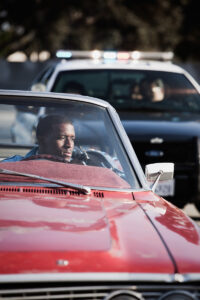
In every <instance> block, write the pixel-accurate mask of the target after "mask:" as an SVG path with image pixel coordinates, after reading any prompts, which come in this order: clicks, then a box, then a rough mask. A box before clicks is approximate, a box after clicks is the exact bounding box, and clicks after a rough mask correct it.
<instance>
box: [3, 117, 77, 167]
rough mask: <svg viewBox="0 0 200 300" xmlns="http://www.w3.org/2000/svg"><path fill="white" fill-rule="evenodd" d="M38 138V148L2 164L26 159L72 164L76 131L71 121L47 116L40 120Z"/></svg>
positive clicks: (65, 118) (8, 159) (6, 160)
mask: <svg viewBox="0 0 200 300" xmlns="http://www.w3.org/2000/svg"><path fill="white" fill-rule="evenodd" d="M36 137H37V140H38V146H36V147H34V148H33V149H32V150H31V151H29V152H28V153H27V154H26V155H25V156H24V157H23V156H21V155H15V156H12V157H10V158H7V159H5V160H3V161H2V162H13V161H20V160H25V159H31V158H33V156H35V159H41V158H44V159H45V158H46V159H52V160H60V161H63V162H70V161H71V159H72V153H73V150H74V140H75V130H74V126H73V124H72V123H71V121H69V119H68V118H67V117H66V116H64V115H47V116H45V117H42V118H40V120H39V123H38V126H37V130H36Z"/></svg>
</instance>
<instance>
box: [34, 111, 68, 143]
mask: <svg viewBox="0 0 200 300" xmlns="http://www.w3.org/2000/svg"><path fill="white" fill-rule="evenodd" d="M63 123H66V124H71V125H73V124H72V121H71V120H69V118H68V117H67V116H65V115H61V114H52V115H46V116H43V117H41V118H40V119H39V122H38V125H37V129H36V137H37V139H38V137H40V136H45V135H47V134H49V132H51V131H52V129H53V126H55V124H56V125H59V124H63Z"/></svg>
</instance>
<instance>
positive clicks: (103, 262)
mask: <svg viewBox="0 0 200 300" xmlns="http://www.w3.org/2000/svg"><path fill="white" fill-rule="evenodd" d="M62 190H64V189H62ZM54 191H55V190H54ZM70 194H71V195H70ZM73 194H74V195H73ZM134 196H135V198H136V201H135V200H134V199H133V195H132V193H122V192H121V193H120V192H117V193H116V192H98V191H96V192H92V195H89V196H88V195H81V194H79V193H76V192H71V193H70V192H69V191H68V193H67V194H64V195H63V194H62V193H61V192H57V193H55V194H45V189H40V188H36V189H31V190H30V189H28V190H27V191H23V192H20V189H19V188H9V189H7V191H6V195H3V194H2V196H1V199H0V230H1V231H0V261H1V264H0V273H1V274H13V273H14V274H15V273H41V272H42V273H46V272H48V273H57V272H65V273H66V272H131V273H133V272H134V273H143V272H145V273H146V272H148V273H170V274H172V273H174V272H176V271H177V270H176V267H177V266H178V269H179V270H182V269H183V270H184V271H185V272H187V268H188V269H189V267H190V272H191V266H192V268H193V269H194V271H195V270H197V269H198V270H200V261H198V262H196V267H195V261H194V259H193V258H192V255H191V259H190V260H189V261H188V252H189V253H191V251H193V253H194V254H196V252H197V251H198V253H200V247H199V236H198V235H197V232H196V229H195V225H194V224H192V223H189V220H188V219H187V218H186V217H185V216H184V220H186V219H187V222H188V223H189V225H190V232H187V233H185V236H184V234H183V231H184V230H186V229H185V228H186V227H184V226H182V229H181V230H177V228H178V227H177V228H170V226H167V222H168V221H169V222H170V219H169V218H168V221H164V222H163V223H162V221H161V219H162V216H163V211H162V210H163V209H167V210H169V215H170V216H171V218H172V216H173V215H174V216H176V215H178V213H177V212H176V209H174V208H172V207H171V206H170V205H169V204H165V202H163V201H162V200H160V198H158V197H156V196H154V195H153V194H152V193H150V192H145V193H135V194H134ZM145 199H146V200H145ZM147 199H150V201H149V200H148V201H147ZM156 202H157V203H158V204H159V205H160V212H159V209H156V207H155V203H156ZM148 205H149V206H148ZM159 205H158V207H159ZM149 207H150V208H149ZM153 209H154V210H155V211H156V213H155V212H153ZM145 211H147V214H148V216H147V215H146V212H145ZM159 218H160V219H159ZM152 223H154V224H155V225H156V226H157V228H158V230H159V232H158V231H157V230H156V229H155V227H154V225H153V224H152ZM179 225H180V224H179ZM192 226H193V227H192ZM179 231H180V232H179ZM160 234H161V235H162V236H163V237H164V239H165V242H166V243H167V245H168V247H169V249H167V247H166V245H165V243H164V242H163V240H162V237H161V236H160ZM191 234H192V236H191ZM175 239H176V240H178V242H179V245H177V246H175V241H176V240H175ZM180 247H182V248H181V249H182V250H183V249H186V254H185V256H184V254H183V251H180V252H182V253H178V255H177V254H176V251H177V250H179V248H180ZM181 249H180V250H181ZM170 251H171V253H170ZM179 255H180V258H179ZM172 256H173V257H174V258H175V260H176V262H175V263H174V262H173V257H172ZM195 257H198V256H197V255H195ZM176 264H177V266H176ZM179 264H180V265H179ZM182 265H183V266H184V267H183V268H182V269H181V266H182ZM195 268H196V269H195Z"/></svg>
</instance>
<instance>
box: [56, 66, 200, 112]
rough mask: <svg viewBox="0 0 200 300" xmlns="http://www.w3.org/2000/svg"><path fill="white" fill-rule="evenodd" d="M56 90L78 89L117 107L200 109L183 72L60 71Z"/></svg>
mask: <svg viewBox="0 0 200 300" xmlns="http://www.w3.org/2000/svg"><path fill="white" fill-rule="evenodd" d="M52 91H54V92H74V93H78V94H83V95H88V96H93V97H97V98H101V99H105V100H107V101H109V102H110V103H111V104H112V105H113V106H114V107H115V108H116V109H117V110H120V111H121V110H129V111H130V110H132V111H140V110H142V111H145V110H147V111H149V110H150V111H151V110H152V111H171V112H190V113H199V112H200V96H199V93H198V91H197V90H196V89H195V87H194V86H193V85H192V83H191V82H190V81H189V80H188V79H187V78H186V76H185V75H183V74H178V73H173V72H159V71H148V70H107V69H104V70H102V69H101V70H75V71H63V72H60V73H59V74H58V76H57V78H56V81H55V84H54V86H53V87H52Z"/></svg>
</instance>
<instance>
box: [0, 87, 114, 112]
mask: <svg viewBox="0 0 200 300" xmlns="http://www.w3.org/2000/svg"><path fill="white" fill-rule="evenodd" d="M1 96H8V97H9V96H11V97H14V96H15V97H30V98H34V97H35V98H38V97H39V98H40V99H38V100H39V101H41V98H44V99H46V98H53V99H55V100H56V99H61V100H67V101H68V100H71V101H80V102H86V103H91V104H96V105H98V106H101V107H104V108H107V107H108V106H111V105H110V104H109V103H108V102H106V101H104V100H102V99H98V98H94V97H89V96H82V95H75V94H67V93H65V94H64V93H55V92H33V91H22V90H1V89H0V98H1Z"/></svg>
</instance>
